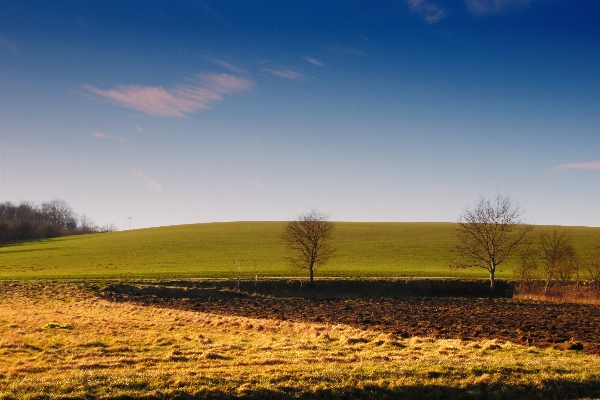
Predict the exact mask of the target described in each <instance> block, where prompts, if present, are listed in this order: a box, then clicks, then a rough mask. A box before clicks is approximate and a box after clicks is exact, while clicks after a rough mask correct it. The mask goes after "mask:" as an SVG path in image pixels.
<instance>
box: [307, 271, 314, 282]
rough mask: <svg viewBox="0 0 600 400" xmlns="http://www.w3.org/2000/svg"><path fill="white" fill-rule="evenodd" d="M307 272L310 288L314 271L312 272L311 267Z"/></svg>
mask: <svg viewBox="0 0 600 400" xmlns="http://www.w3.org/2000/svg"><path fill="white" fill-rule="evenodd" d="M308 271H309V280H308V281H309V284H310V285H311V286H312V284H313V279H314V271H313V268H312V267H310V268H309V269H308Z"/></svg>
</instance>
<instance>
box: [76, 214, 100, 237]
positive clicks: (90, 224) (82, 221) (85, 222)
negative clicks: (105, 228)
mask: <svg viewBox="0 0 600 400" xmlns="http://www.w3.org/2000/svg"><path fill="white" fill-rule="evenodd" d="M77 229H78V230H79V231H80V232H81V233H84V234H85V233H96V232H99V231H100V228H98V225H96V223H95V222H94V221H93V220H92V219H90V217H88V216H87V215H85V214H83V215H81V216H80V217H79V225H78V226H77Z"/></svg>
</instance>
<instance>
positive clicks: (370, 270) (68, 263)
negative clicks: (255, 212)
mask: <svg viewBox="0 0 600 400" xmlns="http://www.w3.org/2000/svg"><path fill="white" fill-rule="evenodd" d="M453 227H454V225H453V224H448V223H337V224H336V229H335V232H334V235H333V237H332V245H333V247H334V248H335V249H336V256H335V257H334V258H332V259H331V261H330V262H329V263H328V264H327V265H325V266H324V267H323V268H321V269H320V270H319V271H317V274H316V276H318V277H320V276H344V277H372V276H384V277H396V276H402V277H407V276H418V277H427V276H438V277H439V276H453V277H466V276H470V277H480V278H485V277H487V275H486V271H484V270H483V269H467V270H451V269H449V265H450V264H451V261H452V260H453V258H454V257H455V254H453V253H452V251H451V250H452V248H453V247H454V246H455V244H456V243H455V242H454V238H453V236H452V229H453ZM537 229H547V227H538V228H537ZM282 231H283V223H282V222H236V223H215V224H197V225H180V226H170V227H161V228H152V229H140V230H132V231H123V232H114V233H104V234H96V235H83V236H72V237H65V238H58V239H52V240H44V241H37V242H29V243H21V244H16V245H9V246H4V247H0V279H36V278H45V279H48V278H52V279H53V278H117V277H118V278H133V277H135V278H142V277H155V278H166V277H178V278H184V277H185V278H190V277H204V278H206V277H228V278H231V277H234V276H236V275H237V273H238V271H237V267H236V263H235V262H236V261H237V262H238V263H239V265H240V274H241V276H242V277H246V278H251V277H255V276H256V275H257V274H258V276H300V275H302V276H303V275H305V274H306V271H304V270H296V269H293V268H291V267H290V266H289V265H288V263H287V262H286V259H285V251H286V249H285V244H284V242H283V240H282V239H281V237H280V235H281V233H282ZM572 233H573V235H572V236H573V245H574V246H575V248H576V249H577V250H578V251H580V252H581V253H582V254H586V253H587V252H589V251H590V250H591V249H593V248H594V246H596V245H597V244H598V243H600V228H573V231H572ZM513 266H514V263H513V264H511V263H507V264H503V265H501V266H500V267H499V270H498V272H497V275H496V276H497V277H498V278H511V277H512V268H513Z"/></svg>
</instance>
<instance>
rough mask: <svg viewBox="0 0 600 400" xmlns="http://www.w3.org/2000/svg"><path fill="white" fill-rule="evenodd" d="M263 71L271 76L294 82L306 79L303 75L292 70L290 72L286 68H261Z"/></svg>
mask: <svg viewBox="0 0 600 400" xmlns="http://www.w3.org/2000/svg"><path fill="white" fill-rule="evenodd" d="M263 71H266V72H268V73H270V74H271V75H275V76H278V77H280V78H284V79H292V80H294V81H302V80H304V79H306V76H305V75H304V74H301V73H300V72H297V71H294V70H291V69H288V68H281V69H272V68H263Z"/></svg>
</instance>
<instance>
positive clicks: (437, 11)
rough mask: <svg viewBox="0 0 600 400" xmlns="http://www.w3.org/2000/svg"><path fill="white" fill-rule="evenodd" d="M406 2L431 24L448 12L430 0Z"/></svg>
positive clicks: (407, 0)
mask: <svg viewBox="0 0 600 400" xmlns="http://www.w3.org/2000/svg"><path fill="white" fill-rule="evenodd" d="M466 1H468V0H466ZM406 3H407V4H408V6H409V7H410V9H411V10H413V11H414V12H416V13H417V14H419V15H421V17H423V19H424V20H425V21H426V22H427V23H429V24H433V23H436V22H438V21H439V20H441V19H442V18H444V17H445V16H446V15H447V14H448V13H447V11H446V10H445V9H443V8H442V7H440V6H438V5H437V4H434V3H432V2H430V1H428V0H406Z"/></svg>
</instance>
